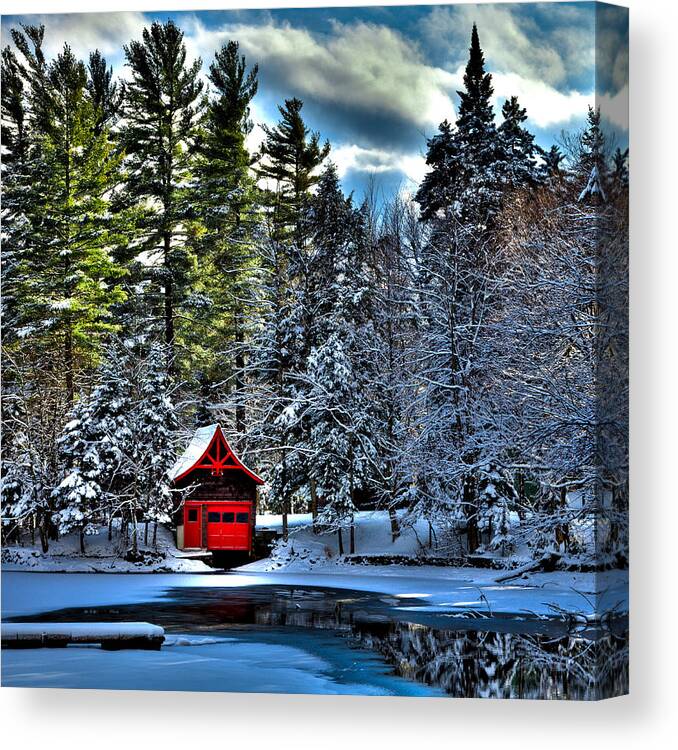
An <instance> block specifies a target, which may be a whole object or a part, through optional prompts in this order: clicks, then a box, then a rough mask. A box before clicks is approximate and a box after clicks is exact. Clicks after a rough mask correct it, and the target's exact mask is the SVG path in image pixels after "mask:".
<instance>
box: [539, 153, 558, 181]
mask: <svg viewBox="0 0 678 750" xmlns="http://www.w3.org/2000/svg"><path fill="white" fill-rule="evenodd" d="M537 152H538V153H539V155H540V156H541V158H542V163H541V165H540V167H539V177H540V180H541V181H542V182H546V181H548V180H553V179H555V178H558V177H560V176H561V175H562V173H563V169H562V167H561V166H560V165H561V163H562V161H563V160H564V159H565V154H563V152H562V151H561V150H560V149H559V148H558V146H556V145H555V144H554V145H552V146H551V148H549V150H548V151H546V150H545V149H543V148H540V147H539V146H537Z"/></svg>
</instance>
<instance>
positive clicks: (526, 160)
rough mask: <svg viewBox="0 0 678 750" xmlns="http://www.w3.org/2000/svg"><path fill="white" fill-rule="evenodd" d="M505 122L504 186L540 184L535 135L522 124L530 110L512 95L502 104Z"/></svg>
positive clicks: (502, 129)
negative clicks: (538, 180)
mask: <svg viewBox="0 0 678 750" xmlns="http://www.w3.org/2000/svg"><path fill="white" fill-rule="evenodd" d="M501 112H502V115H503V118H504V119H503V121H502V123H501V125H500V126H499V129H498V133H497V134H498V138H499V148H500V151H501V164H502V171H501V182H502V185H503V187H504V189H505V190H506V189H508V190H515V189H517V188H523V187H534V186H535V185H536V183H537V166H536V161H535V153H536V146H535V143H534V136H533V135H532V134H531V133H530V132H529V131H528V130H526V129H525V128H524V127H523V123H524V122H525V120H527V110H525V108H524V107H521V106H520V104H519V103H518V97H516V96H512V97H511V98H510V99H507V100H506V101H505V102H504V106H503V107H502V110H501Z"/></svg>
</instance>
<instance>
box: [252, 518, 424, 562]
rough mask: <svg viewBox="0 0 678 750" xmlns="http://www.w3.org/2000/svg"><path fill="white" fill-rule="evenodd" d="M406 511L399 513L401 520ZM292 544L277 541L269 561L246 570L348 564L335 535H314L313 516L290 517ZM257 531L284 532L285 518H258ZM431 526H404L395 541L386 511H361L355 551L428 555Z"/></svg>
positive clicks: (346, 538) (346, 547)
mask: <svg viewBox="0 0 678 750" xmlns="http://www.w3.org/2000/svg"><path fill="white" fill-rule="evenodd" d="M403 515H404V513H403V511H398V517H399V519H401V520H402V518H403ZM288 525H289V541H288V543H287V544H284V543H282V542H278V544H277V545H276V547H275V548H274V550H273V553H272V555H271V557H270V558H267V559H264V560H257V561H256V562H255V563H252V564H250V565H248V566H247V567H246V569H247V570H257V571H261V570H267V571H268V570H280V569H281V568H285V569H286V570H312V569H314V568H316V567H329V568H336V567H342V566H344V565H345V560H344V556H341V555H339V540H338V537H337V534H336V532H327V533H318V534H316V533H314V532H313V522H312V517H311V514H310V513H300V514H294V515H290V516H289V518H288ZM257 528H258V529H262V530H263V529H270V530H274V531H276V532H278V533H280V532H281V529H282V516H280V515H260V516H257ZM428 533H429V532H428V524H427V523H426V522H425V521H423V520H419V521H417V522H416V523H415V524H412V525H406V526H403V527H401V532H400V536H398V538H397V539H396V540H395V541H392V537H391V522H390V519H389V516H388V513H387V512H386V511H361V512H359V513H356V514H355V551H356V554H357V555H366V556H384V555H389V556H390V555H393V556H397V557H400V556H406V557H413V558H414V557H419V556H423V555H425V554H426V553H427V551H428V550H427V547H426V545H427V542H428ZM343 540H344V555H346V554H347V553H348V551H349V534H348V530H347V529H346V530H344V532H343Z"/></svg>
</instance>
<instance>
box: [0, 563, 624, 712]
mask: <svg viewBox="0 0 678 750" xmlns="http://www.w3.org/2000/svg"><path fill="white" fill-rule="evenodd" d="M358 578H359V577H358V576H354V577H352V578H351V580H350V581H348V580H344V581H343V585H342V586H341V587H340V586H339V584H340V583H341V582H340V581H338V580H337V579H338V576H335V577H334V579H333V578H332V577H330V576H327V577H323V576H303V575H300V574H299V575H295V576H290V575H280V574H270V575H266V574H257V575H256V576H254V575H252V574H249V575H246V574H227V575H214V576H210V575H208V576H199V575H97V574H65V575H62V574H40V573H11V572H7V573H3V575H2V582H3V589H2V608H3V618H4V619H8V618H18V619H26V620H29V619H30V620H39V619H43V620H46V621H58V620H61V621H84V622H86V621H92V622H116V621H133V620H144V621H148V622H152V623H155V624H158V625H161V626H162V627H164V628H165V631H166V633H167V642H166V644H165V645H164V646H163V648H162V650H161V651H159V652H142V651H122V652H105V651H102V650H100V649H98V648H83V647H78V648H75V647H69V648H67V649H49V650H45V649H39V650H26V651H11V650H10V651H8V650H5V651H4V652H3V659H2V683H3V685H5V686H44V687H85V688H119V689H155V690H204V691H234V692H283V693H323V694H345V693H349V694H359V695H420V696H435V695H440V696H442V695H451V696H477V697H526V698H580V699H593V698H597V697H603V696H604V695H608V694H612V693H614V692H615V691H616V692H620V691H622V692H623V689H624V688H625V686H626V683H627V680H628V668H627V658H628V657H627V633H626V627H625V623H624V622H623V621H621V622H612V623H606V625H605V627H604V628H602V627H597V628H596V629H592V628H591V627H584V626H576V625H574V624H573V623H569V624H566V623H564V622H562V621H557V620H555V619H553V618H549V619H544V618H543V616H541V617H524V616H520V617H517V616H515V613H514V615H513V616H505V615H503V614H497V613H496V612H493V611H492V604H490V606H489V608H488V607H486V608H485V611H481V610H482V607H479V608H478V609H469V608H462V609H463V611H457V610H456V609H455V606H453V605H458V604H464V603H465V602H464V601H463V600H464V593H466V597H465V598H466V603H468V604H474V605H475V604H476V602H482V603H485V602H487V601H488V598H487V595H486V594H485V591H486V590H487V592H488V594H489V596H492V592H491V591H490V589H492V588H496V589H499V592H503V591H504V589H505V590H506V596H507V597H508V596H510V597H514V596H516V588H517V587H515V586H512V587H491V586H488V587H486V589H483V590H480V589H478V588H477V587H476V590H475V592H474V593H475V595H474V596H471V597H469V591H468V589H470V588H471V587H469V586H468V585H467V584H468V582H464V581H459V582H458V583H457V584H456V585H455V584H454V583H452V581H447V582H446V583H442V582H434V583H433V584H432V585H429V586H427V587H422V583H421V579H419V581H410V580H408V579H403V580H393V579H392V580H391V581H390V584H389V585H388V586H387V585H384V581H383V579H382V580H381V588H382V589H388V590H387V591H386V592H385V593H384V592H382V593H375V592H374V591H371V590H369V589H370V586H372V587H374V588H377V587H378V586H379V582H377V581H372V582H371V581H370V580H369V577H361V578H360V580H358ZM366 579H367V580H366ZM349 583H350V584H351V585H352V586H355V587H354V588H349V587H348V584H349ZM319 584H322V585H319ZM332 584H333V585H332ZM415 584H418V588H419V589H421V588H426V590H424V591H421V590H420V591H417V590H416V589H417V585H415ZM523 593H525V592H523ZM483 597H485V598H484V599H483ZM444 600H446V601H444ZM507 601H508V600H507ZM505 609H507V610H508V611H510V609H511V608H510V607H508V604H507V606H506V607H505ZM499 610H500V611H501V607H500V606H499Z"/></svg>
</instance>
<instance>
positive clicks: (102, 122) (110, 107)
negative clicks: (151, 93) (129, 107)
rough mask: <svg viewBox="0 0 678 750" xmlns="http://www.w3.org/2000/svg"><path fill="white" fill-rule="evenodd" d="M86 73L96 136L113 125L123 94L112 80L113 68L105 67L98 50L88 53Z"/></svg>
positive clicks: (102, 57)
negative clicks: (94, 113)
mask: <svg viewBox="0 0 678 750" xmlns="http://www.w3.org/2000/svg"><path fill="white" fill-rule="evenodd" d="M87 72H88V80H87V88H88V89H89V95H90V99H91V102H92V106H93V107H94V111H95V112H96V126H95V132H96V133H97V135H98V134H99V133H101V131H102V130H103V129H105V128H107V127H110V126H111V125H113V124H114V123H115V121H116V119H117V116H118V113H119V111H120V107H121V105H122V96H123V92H122V89H121V88H120V87H119V86H118V84H117V82H116V81H114V80H113V68H112V67H108V66H107V64H106V58H105V57H104V56H103V55H102V54H101V52H99V50H98V49H96V50H94V52H91V53H90V56H89V65H88V67H87Z"/></svg>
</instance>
